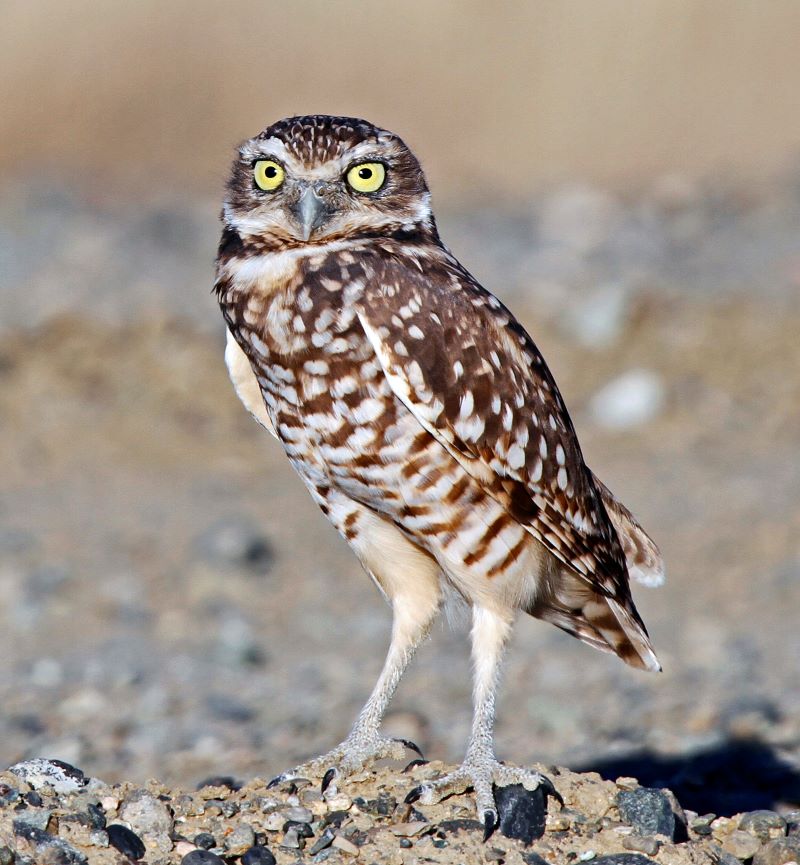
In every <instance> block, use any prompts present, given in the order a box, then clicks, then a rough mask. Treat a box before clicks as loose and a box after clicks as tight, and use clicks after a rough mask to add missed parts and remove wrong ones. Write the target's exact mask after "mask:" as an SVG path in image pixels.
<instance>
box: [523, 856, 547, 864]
mask: <svg viewBox="0 0 800 865" xmlns="http://www.w3.org/2000/svg"><path fill="white" fill-rule="evenodd" d="M522 861H523V862H524V863H525V865H550V863H549V862H548V861H547V859H542V857H541V856H540V855H539V854H538V853H523V854H522Z"/></svg>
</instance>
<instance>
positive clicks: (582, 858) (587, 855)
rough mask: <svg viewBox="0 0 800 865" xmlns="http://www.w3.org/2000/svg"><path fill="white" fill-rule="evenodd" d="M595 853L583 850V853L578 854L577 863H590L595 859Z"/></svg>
mask: <svg viewBox="0 0 800 865" xmlns="http://www.w3.org/2000/svg"><path fill="white" fill-rule="evenodd" d="M596 856H597V853H595V852H594V850H584V851H583V853H579V854H578V861H579V862H591V861H592V859H594V858H596Z"/></svg>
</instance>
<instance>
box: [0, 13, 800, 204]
mask: <svg viewBox="0 0 800 865" xmlns="http://www.w3.org/2000/svg"><path fill="white" fill-rule="evenodd" d="M0 16H2V17H1V18H0V25H2V26H0V34H1V35H0V104H1V105H2V113H0V136H1V138H0V140H2V142H3V144H2V150H1V151H0V168H1V169H2V170H3V172H5V173H6V174H9V173H11V174H13V173H15V172H18V171H19V170H20V169H21V168H22V169H23V170H24V169H26V167H30V166H34V165H35V166H37V170H39V171H53V172H55V173H56V174H72V173H74V172H76V171H80V172H83V173H84V174H85V175H87V176H89V177H91V178H93V179H94V180H96V181H100V180H103V181H109V180H115V179H117V178H126V179H128V180H132V181H133V182H135V183H136V184H137V185H142V184H143V185H147V184H148V183H150V182H155V181H157V182H159V183H168V184H170V185H173V186H175V187H176V188H184V189H187V190H190V191H192V192H204V191H208V190H209V189H217V188H218V187H219V183H220V180H221V167H222V166H225V165H226V164H227V162H228V159H229V155H230V151H231V147H232V146H233V144H234V143H235V142H238V141H239V140H241V139H243V138H246V137H249V136H250V135H252V134H254V133H255V132H256V131H257V130H258V129H259V128H261V127H262V126H264V125H266V124H267V123H268V122H272V121H273V120H275V119H278V118H279V117H282V116H284V115H288V114H296V113H314V112H321V113H329V114H336V113H340V114H352V115H358V116H365V117H367V118H369V119H371V120H373V121H374V122H376V123H379V124H382V125H385V126H388V127H391V128H392V129H394V130H397V131H399V132H400V133H401V134H402V135H404V136H405V137H406V138H407V140H408V141H409V143H410V144H411V145H412V146H413V147H414V148H416V149H418V150H419V151H420V152H421V153H422V154H423V155H424V157H425V164H426V166H427V168H428V172H429V174H430V175H431V179H432V180H433V182H434V188H435V189H436V191H437V194H438V196H439V197H441V198H443V199H444V198H452V197H458V196H460V195H474V194H478V193H481V194H483V193H486V192H490V193H491V194H493V195H505V196H509V197H514V198H519V197H521V196H524V195H525V194H527V193H529V192H530V191H532V190H533V189H535V188H536V185H537V184H539V183H541V182H542V181H552V180H554V179H556V180H563V179H564V178H569V179H573V178H575V177H576V176H577V177H580V178H583V179H586V180H590V181H599V182H602V183H613V184H614V185H617V186H621V185H623V186H624V185H626V184H629V183H632V182H634V183H635V182H641V181H647V180H649V179H652V178H653V177H657V176H659V175H661V174H665V173H670V172H673V171H681V172H688V173H689V174H691V175H693V176H696V175H700V174H705V173H708V172H710V171H717V170H723V169H724V170H729V171H735V172H737V173H740V174H742V175H744V176H748V177H763V176H764V175H765V174H767V175H769V174H772V173H774V172H775V171H777V170H779V169H783V168H785V167H786V164H787V162H788V161H789V160H790V159H791V158H793V157H795V156H796V155H797V151H798V147H800V96H798V80H800V6H798V4H797V3H796V2H793V0H767V2H758V0H742V2H734V3H731V2H729V0H707V2H697V0H659V2H657V0H641V2H635V3H632V2H629V0H628V2H626V0H601V2H576V0H562V2H501V3H486V2H476V0H460V2H459V0H440V2H433V3H432V2H426V0H405V2H403V3H402V4H394V3H386V2H377V3H371V4H366V3H360V2H352V0H336V2H326V0H299V2H283V3H280V2H270V0H260V2H259V0H240V2H237V3H230V2H213V0H211V2H210V0H194V2H191V0H172V2H158V0H140V2H135V3H124V2H113V0H74V2H70V3H62V2H41V0H39V2H27V3H23V2H6V3H3V4H2V8H0Z"/></svg>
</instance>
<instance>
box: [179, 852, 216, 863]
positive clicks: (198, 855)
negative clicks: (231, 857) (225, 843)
mask: <svg viewBox="0 0 800 865" xmlns="http://www.w3.org/2000/svg"><path fill="white" fill-rule="evenodd" d="M181 865H225V863H224V862H223V861H222V859H220V858H219V856H217V854H216V853H212V852H211V851H210V850H192V852H191V853H187V854H186V855H185V856H184V857H183V859H181Z"/></svg>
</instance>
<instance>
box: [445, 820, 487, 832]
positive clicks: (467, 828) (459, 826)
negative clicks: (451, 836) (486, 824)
mask: <svg viewBox="0 0 800 865" xmlns="http://www.w3.org/2000/svg"><path fill="white" fill-rule="evenodd" d="M436 829H437V830H440V831H442V832H447V833H452V832H483V823H481V822H479V821H478V820H468V819H465V818H462V819H460V820H442V822H441V823H437V824H436Z"/></svg>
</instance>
